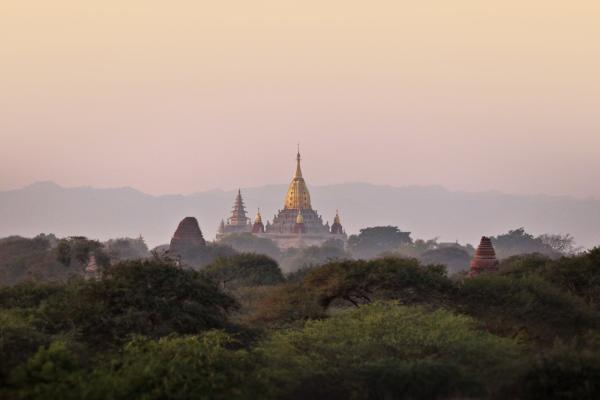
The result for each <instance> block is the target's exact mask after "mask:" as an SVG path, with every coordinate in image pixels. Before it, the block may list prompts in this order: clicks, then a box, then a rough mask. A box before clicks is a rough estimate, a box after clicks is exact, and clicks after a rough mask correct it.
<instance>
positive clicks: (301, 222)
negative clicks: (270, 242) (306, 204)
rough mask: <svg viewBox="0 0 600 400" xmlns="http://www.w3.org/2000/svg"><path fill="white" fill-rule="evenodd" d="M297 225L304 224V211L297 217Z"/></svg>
mask: <svg viewBox="0 0 600 400" xmlns="http://www.w3.org/2000/svg"><path fill="white" fill-rule="evenodd" d="M296 223H297V224H303V223H304V217H303V216H302V210H300V211H298V215H296Z"/></svg>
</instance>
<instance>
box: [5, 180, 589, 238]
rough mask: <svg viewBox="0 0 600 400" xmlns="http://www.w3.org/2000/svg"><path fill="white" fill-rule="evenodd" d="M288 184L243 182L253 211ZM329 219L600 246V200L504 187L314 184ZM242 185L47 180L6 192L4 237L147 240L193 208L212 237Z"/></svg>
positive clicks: (424, 232)
mask: <svg viewBox="0 0 600 400" xmlns="http://www.w3.org/2000/svg"><path fill="white" fill-rule="evenodd" d="M286 190H287V185H271V186H263V187H255V188H242V194H243V196H244V200H245V203H246V207H247V209H248V213H249V216H250V217H252V218H254V215H255V213H256V209H257V207H260V208H261V212H262V215H263V218H268V219H271V218H272V216H273V215H274V214H275V213H276V212H277V210H278V209H279V208H281V207H282V206H283V198H284V195H285V192H286ZM310 190H311V197H312V204H313V207H315V208H316V209H317V210H318V211H319V213H320V214H321V215H323V219H324V220H329V221H330V222H331V220H332V219H333V216H334V215H335V210H336V209H339V210H340V215H341V217H342V224H343V225H344V227H345V229H346V231H347V232H348V233H349V234H350V233H357V232H358V230H359V229H360V228H364V227H367V226H376V225H397V226H398V227H400V229H402V230H406V231H410V232H413V235H412V236H413V238H424V239H429V238H433V237H438V238H439V239H440V240H441V241H456V240H458V241H460V242H461V243H465V242H468V243H472V244H476V243H477V242H478V240H479V237H480V236H482V235H496V234H500V233H504V232H507V231H508V230H509V229H514V228H518V227H525V229H526V230H527V231H528V232H530V233H533V234H536V235H537V234H541V233H570V234H572V235H574V236H575V238H576V240H577V244H578V245H581V246H585V247H593V246H595V245H600V200H593V199H590V200H581V199H574V198H570V197H558V196H546V195H529V196H524V195H509V194H503V193H498V192H481V193H468V192H457V191H450V190H447V189H444V188H442V187H437V186H406V187H392V186H380V185H371V184H366V183H347V184H337V185H326V186H312V187H310ZM234 197H235V191H233V190H231V191H223V190H211V191H206V192H201V193H195V194H192V195H164V196H152V195H148V194H145V193H142V192H139V191H137V190H135V189H132V188H127V187H125V188H117V189H95V188H92V187H78V188H64V187H61V186H59V185H56V184H55V183H52V182H41V183H35V184H33V185H30V186H27V187H25V188H23V189H19V190H12V191H4V192H0V237H4V236H9V235H22V236H35V235H37V234H38V233H42V232H43V233H54V234H56V235H57V236H70V235H83V236H87V237H90V238H94V239H101V240H105V239H108V238H115V237H125V236H129V237H135V236H138V235H140V234H141V235H143V236H144V238H145V239H146V241H147V242H148V244H149V246H155V245H158V244H163V243H167V242H168V241H169V240H170V237H171V235H172V234H173V232H174V231H175V228H176V227H177V224H178V222H179V221H180V220H181V219H183V218H184V217H186V216H195V217H196V218H197V219H198V221H199V223H200V226H201V228H202V231H203V233H204V236H205V237H206V238H207V239H213V238H214V235H215V233H216V229H217V227H218V224H219V222H220V221H221V218H227V216H228V215H229V212H230V209H231V206H232V205H233V200H234Z"/></svg>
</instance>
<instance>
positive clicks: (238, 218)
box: [227, 189, 250, 226]
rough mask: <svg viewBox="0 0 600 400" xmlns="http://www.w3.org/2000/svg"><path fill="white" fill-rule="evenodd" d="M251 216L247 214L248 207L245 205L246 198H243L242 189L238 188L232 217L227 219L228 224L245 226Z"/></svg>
mask: <svg viewBox="0 0 600 400" xmlns="http://www.w3.org/2000/svg"><path fill="white" fill-rule="evenodd" d="M249 220H250V218H248V217H247V216H246V207H245V206H244V200H243V199H242V191H241V189H238V193H237V196H236V197H235V203H234V204H233V209H232V210H231V217H229V219H228V220H227V225H235V226H243V225H248V221H249Z"/></svg>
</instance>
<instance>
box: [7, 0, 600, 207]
mask: <svg viewBox="0 0 600 400" xmlns="http://www.w3.org/2000/svg"><path fill="white" fill-rule="evenodd" d="M0 139H1V141H0V190H4V189H12V188H17V187H21V186H24V185H27V184H29V183H31V182H34V181H40V180H53V181H56V182H57V183H60V184H62V185H66V186H79V185H92V186H99V187H107V186H111V187H112V186H133V187H136V188H138V189H141V190H144V191H147V192H150V193H174V192H183V193H189V192H194V191H199V190H205V189H210V188H233V187H238V186H241V187H245V186H255V185H263V184H269V183H283V182H287V181H288V180H289V179H290V177H291V175H292V173H293V170H294V157H295V148H296V142H298V141H299V142H301V146H302V150H303V157H304V175H305V177H306V178H307V179H308V182H309V184H327V183H338V182H349V181H366V182H372V183H380V184H390V185H408V184H419V185H429V184H440V185H444V186H446V187H448V188H451V189H457V190H470V191H480V190H490V189H497V190H501V191H505V192H513V193H539V192H544V193H549V194H571V195H576V196H583V197H586V196H595V197H600V184H598V177H597V174H598V171H600V156H599V155H600V2H598V1H597V0H596V1H577V0H572V1H564V0H561V1H552V0H545V1H533V0H518V1H513V0H508V1H507V0H504V1H482V0H472V1H467V0H452V1H448V0H439V1H427V0H422V1H399V0H396V1H374V0H372V1H350V0H344V1H326V0H318V1H311V0H302V1H285V0H271V1H256V0H252V1H249V0H243V1H227V0H220V1H198V0H195V1H152V0H143V1H142V0H140V1H127V0H102V1H100V0H97V1H92V0H90V1H81V0H72V1H65V0H53V1H43V0H37V1H28V0H14V1H13V0H2V6H1V10H0Z"/></svg>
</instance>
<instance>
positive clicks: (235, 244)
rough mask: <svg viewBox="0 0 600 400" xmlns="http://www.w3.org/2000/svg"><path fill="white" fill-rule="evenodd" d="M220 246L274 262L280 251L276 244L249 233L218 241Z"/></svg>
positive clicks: (233, 235) (228, 236) (229, 236)
mask: <svg viewBox="0 0 600 400" xmlns="http://www.w3.org/2000/svg"><path fill="white" fill-rule="evenodd" d="M219 243H221V244H224V245H227V246H231V247H232V248H233V249H235V250H236V251H239V252H242V253H257V254H264V255H267V256H269V257H271V258H273V259H275V260H277V259H279V256H280V254H281V251H280V250H279V247H278V246H277V243H275V242H274V241H272V240H271V239H267V238H261V237H258V236H256V235H253V234H251V233H234V234H231V235H227V236H225V237H224V238H222V239H221V240H220V242H219Z"/></svg>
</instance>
